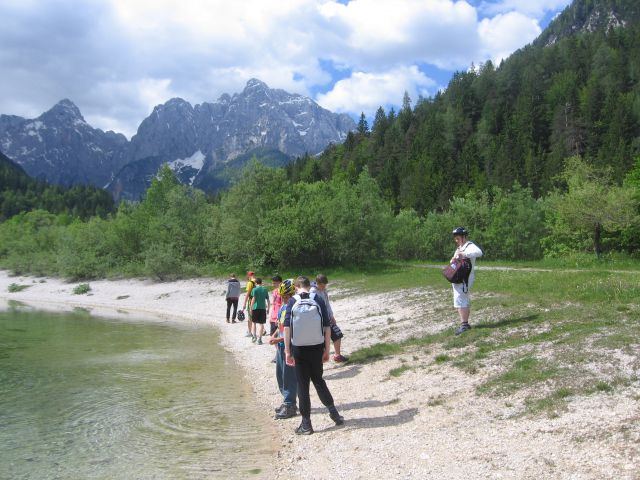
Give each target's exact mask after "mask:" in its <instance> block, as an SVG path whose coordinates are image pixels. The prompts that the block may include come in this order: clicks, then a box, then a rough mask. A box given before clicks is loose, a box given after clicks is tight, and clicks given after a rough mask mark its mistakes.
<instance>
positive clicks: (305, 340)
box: [284, 276, 344, 435]
mask: <svg viewBox="0 0 640 480" xmlns="http://www.w3.org/2000/svg"><path fill="white" fill-rule="evenodd" d="M310 289H311V282H309V279H308V278H307V277H302V276H300V277H298V278H297V279H296V292H297V293H296V295H294V296H293V298H291V299H289V301H288V302H287V309H286V312H285V317H284V350H285V361H286V362H287V365H294V366H295V369H296V380H297V381H298V405H299V407H300V415H302V422H301V423H300V425H299V426H298V428H296V430H295V433H296V434H298V435H311V434H312V433H313V426H312V425H311V399H310V398H309V382H313V386H314V387H315V389H316V392H317V394H318V397H319V398H320V401H321V402H322V403H323V404H324V406H325V407H327V408H328V409H329V416H330V417H331V420H333V421H334V422H335V424H336V425H342V424H343V423H344V418H343V417H342V416H341V415H340V414H339V413H338V410H337V409H336V407H335V405H334V403H333V396H332V395H331V392H330V391H329V387H327V384H326V382H325V381H324V379H323V378H322V373H323V365H322V364H323V363H324V362H326V361H327V360H329V348H330V346H331V333H330V330H331V329H330V328H329V313H328V312H327V306H326V305H325V303H324V300H323V299H322V297H320V296H319V295H316V294H314V293H309V290H310Z"/></svg>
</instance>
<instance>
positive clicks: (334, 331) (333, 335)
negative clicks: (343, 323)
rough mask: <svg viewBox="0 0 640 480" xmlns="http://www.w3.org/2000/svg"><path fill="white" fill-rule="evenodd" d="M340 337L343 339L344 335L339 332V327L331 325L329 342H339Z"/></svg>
mask: <svg viewBox="0 0 640 480" xmlns="http://www.w3.org/2000/svg"><path fill="white" fill-rule="evenodd" d="M342 337H344V334H343V333H342V330H340V327H339V326H338V325H336V324H335V323H334V324H333V325H331V341H332V342H335V341H336V340H339V339H341V338H342Z"/></svg>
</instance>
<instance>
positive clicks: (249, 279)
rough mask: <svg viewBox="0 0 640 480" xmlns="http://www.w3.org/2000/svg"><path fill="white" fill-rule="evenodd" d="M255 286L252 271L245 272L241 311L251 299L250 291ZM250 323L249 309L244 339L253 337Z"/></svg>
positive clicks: (254, 277)
mask: <svg viewBox="0 0 640 480" xmlns="http://www.w3.org/2000/svg"><path fill="white" fill-rule="evenodd" d="M255 285H256V276H255V274H254V273H253V272H252V271H248V272H247V288H246V291H245V294H244V303H243V304H242V311H244V310H246V308H247V304H248V303H249V298H251V290H253V287H254V286H255ZM251 324H252V321H251V309H249V310H247V334H246V335H245V337H253V333H252V328H251V327H252V325H251Z"/></svg>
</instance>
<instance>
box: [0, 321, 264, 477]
mask: <svg viewBox="0 0 640 480" xmlns="http://www.w3.org/2000/svg"><path fill="white" fill-rule="evenodd" d="M252 395H253V394H252V391H251V389H250V388H249V386H248V385H246V384H245V383H244V382H243V381H242V372H241V371H240V368H239V367H237V366H236V365H235V364H234V361H233V358H232V356H231V354H229V353H226V352H225V351H224V350H223V349H222V348H221V347H220V345H219V338H218V333H217V332H216V330H214V329H213V328H211V327H203V326H181V325H167V324H158V323H153V322H143V321H140V322H133V321H123V320H109V319H103V318H96V317H91V316H89V315H88V314H87V313H82V312H79V313H72V314H51V313H42V312H27V311H9V312H0V478H2V479H4V478H7V479H14V480H15V479H27V478H28V479H49V478H51V479H54V478H55V479H58V478H60V479H67V478H69V479H71V478H73V479H81V478H82V479H98V478H99V479H116V478H131V479H147V478H148V479H151V478H153V479H174V478H177V479H181V478H189V479H191V478H193V479H199V478H255V477H256V476H259V475H258V474H259V473H260V472H261V470H263V466H264V465H266V464H267V462H269V461H270V460H271V459H272V458H273V457H272V453H273V451H274V448H273V447H272V442H273V438H274V437H273V431H272V430H270V426H269V424H270V422H271V420H270V419H269V417H267V412H261V411H258V409H257V407H256V406H255V404H254V400H253V397H252Z"/></svg>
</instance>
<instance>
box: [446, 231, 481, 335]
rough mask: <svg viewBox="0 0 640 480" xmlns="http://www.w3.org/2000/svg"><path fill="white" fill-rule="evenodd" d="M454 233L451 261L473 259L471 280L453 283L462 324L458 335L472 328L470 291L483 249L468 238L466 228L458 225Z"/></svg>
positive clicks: (455, 302)
mask: <svg viewBox="0 0 640 480" xmlns="http://www.w3.org/2000/svg"><path fill="white" fill-rule="evenodd" d="M452 233H453V240H454V241H455V242H456V246H457V248H456V251H455V253H454V254H453V257H452V258H451V261H453V260H455V259H456V258H468V259H469V260H470V261H471V273H470V274H469V280H468V281H467V282H466V283H454V284H453V306H454V307H455V308H456V309H457V310H458V316H459V317H460V326H459V327H458V328H457V329H456V335H460V334H461V333H464V332H466V331H467V330H469V329H470V328H471V326H470V325H469V314H470V313H471V301H470V298H469V291H470V290H471V287H472V286H473V282H474V281H475V278H476V258H478V257H481V256H482V250H480V248H479V247H478V246H477V245H476V244H475V243H473V242H470V241H469V240H467V236H468V235H469V231H468V230H467V229H466V228H464V227H457V228H455V229H454V230H453V232H452Z"/></svg>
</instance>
